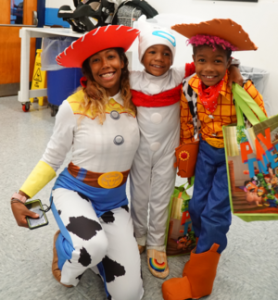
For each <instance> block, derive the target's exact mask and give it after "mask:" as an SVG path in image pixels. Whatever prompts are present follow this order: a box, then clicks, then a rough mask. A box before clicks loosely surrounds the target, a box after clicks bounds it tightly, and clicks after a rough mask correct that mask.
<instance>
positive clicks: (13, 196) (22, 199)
mask: <svg viewBox="0 0 278 300" xmlns="http://www.w3.org/2000/svg"><path fill="white" fill-rule="evenodd" d="M11 199H17V200H20V201H21V202H23V203H25V202H26V201H27V198H26V196H23V195H20V194H18V193H14V194H13V195H12V198H11Z"/></svg>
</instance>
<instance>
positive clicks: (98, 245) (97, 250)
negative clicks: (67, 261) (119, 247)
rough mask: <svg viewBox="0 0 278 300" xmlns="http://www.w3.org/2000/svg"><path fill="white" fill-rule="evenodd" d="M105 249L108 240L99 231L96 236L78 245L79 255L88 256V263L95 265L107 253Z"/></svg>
mask: <svg viewBox="0 0 278 300" xmlns="http://www.w3.org/2000/svg"><path fill="white" fill-rule="evenodd" d="M75 249H76V248H75ZM107 249H108V240H107V237H106V235H105V233H104V232H99V233H98V234H97V235H96V236H94V237H92V238H91V239H90V240H88V241H86V242H85V243H82V245H80V246H79V251H80V257H81V256H84V257H85V256H86V257H89V256H90V265H97V264H98V263H99V262H101V261H102V259H103V257H104V256H105V254H106V253H107Z"/></svg>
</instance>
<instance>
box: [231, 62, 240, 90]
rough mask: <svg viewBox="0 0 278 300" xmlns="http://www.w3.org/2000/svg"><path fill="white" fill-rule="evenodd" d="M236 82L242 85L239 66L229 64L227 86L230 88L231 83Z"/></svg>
mask: <svg viewBox="0 0 278 300" xmlns="http://www.w3.org/2000/svg"><path fill="white" fill-rule="evenodd" d="M233 82H234V83H237V84H239V85H240V86H242V85H243V77H242V76H241V74H240V71H239V68H238V67H236V66H234V65H231V66H230V68H229V77H228V87H229V88H230V89H231V88H232V84H233Z"/></svg>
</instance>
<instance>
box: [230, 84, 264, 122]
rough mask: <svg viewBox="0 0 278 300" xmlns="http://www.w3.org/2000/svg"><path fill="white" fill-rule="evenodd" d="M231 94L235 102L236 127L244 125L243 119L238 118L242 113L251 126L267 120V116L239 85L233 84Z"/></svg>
mask: <svg viewBox="0 0 278 300" xmlns="http://www.w3.org/2000/svg"><path fill="white" fill-rule="evenodd" d="M232 92H233V96H234V99H235V101H236V111H237V118H238V125H242V126H243V125H244V122H243V117H240V114H241V115H242V113H244V114H245V116H246V118H247V119H248V121H249V122H250V123H251V124H252V125H253V126H254V125H256V124H258V123H260V122H263V121H265V120H267V116H266V115H265V114H264V113H263V111H262V110H261V109H260V107H259V105H258V104H257V103H256V102H255V101H254V99H253V98H252V97H251V96H250V95H249V94H248V93H247V92H246V91H245V90H244V89H243V88H242V87H241V86H240V85H238V84H235V83H233V88H232ZM255 114H256V115H257V116H256V115H255Z"/></svg>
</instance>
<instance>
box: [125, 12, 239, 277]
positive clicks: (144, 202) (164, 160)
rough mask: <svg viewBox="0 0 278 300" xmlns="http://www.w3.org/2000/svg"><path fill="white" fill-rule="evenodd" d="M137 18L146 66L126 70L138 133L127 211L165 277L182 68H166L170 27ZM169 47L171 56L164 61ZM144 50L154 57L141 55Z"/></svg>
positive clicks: (156, 271) (154, 267)
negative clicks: (143, 68)
mask: <svg viewBox="0 0 278 300" xmlns="http://www.w3.org/2000/svg"><path fill="white" fill-rule="evenodd" d="M138 24H139V30H140V36H139V60H140V62H141V63H142V64H143V65H144V67H145V70H144V71H142V72H141V71H137V72H132V73H131V74H130V86H131V89H132V94H133V98H132V100H133V103H134V104H135V105H136V106H137V121H138V125H139V128H140V135H141V140H140V145H139V148H138V150H137V153H136V155H135V158H134V161H133V165H132V168H131V173H130V181H131V214H132V218H133V223H134V229H135V237H136V240H137V243H138V248H139V251H140V253H142V252H143V251H144V250H145V248H146V247H147V259H148V266H149V269H150V271H151V273H152V274H153V275H154V276H156V277H159V278H165V277H167V276H168V274H169V267H168V265H167V257H166V253H165V245H164V241H165V230H166V222H167V216H168V204H169V201H170V197H171V194H172V192H173V189H174V184H175V178H176V169H175V168H174V166H173V165H174V162H175V148H176V147H178V146H179V135H180V123H179V120H180V97H181V81H182V79H183V78H184V77H185V69H186V68H185V67H184V66H183V67H181V68H170V66H171V65H172V64H173V60H174V56H175V52H176V40H175V37H174V36H173V35H172V33H171V32H170V31H169V30H167V29H165V28H161V27H159V26H156V25H155V26H153V25H150V24H148V23H147V22H145V18H144V16H143V17H141V18H140V19H139V21H138ZM159 46H160V47H164V48H162V49H164V50H163V51H164V52H163V51H162V52H163V53H162V52H161V53H159V51H160V49H158V48H157V47H159ZM165 46H166V47H165ZM167 49H168V50H167ZM167 51H168V53H167ZM169 52H170V54H171V55H170V56H171V62H170V64H168V65H167V57H166V56H169ZM146 55H147V56H150V55H152V58H151V59H145V57H146ZM168 61H169V57H168ZM150 66H151V67H150ZM188 67H189V69H190V67H191V65H188ZM186 73H188V72H186ZM193 73H194V72H193ZM236 73H237V72H236ZM238 73H239V72H238ZM158 74H159V75H158ZM188 75H191V74H187V76H188ZM237 75H238V74H237ZM148 213H149V218H148ZM148 219H149V224H148Z"/></svg>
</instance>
